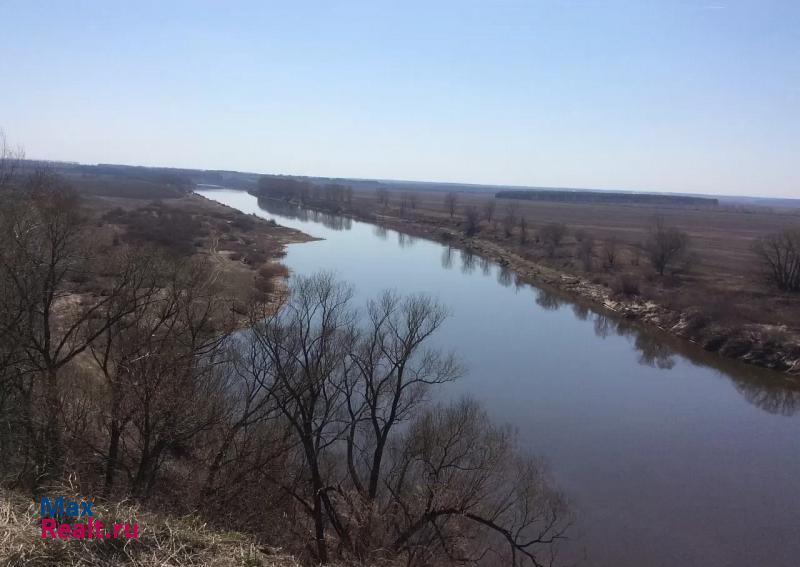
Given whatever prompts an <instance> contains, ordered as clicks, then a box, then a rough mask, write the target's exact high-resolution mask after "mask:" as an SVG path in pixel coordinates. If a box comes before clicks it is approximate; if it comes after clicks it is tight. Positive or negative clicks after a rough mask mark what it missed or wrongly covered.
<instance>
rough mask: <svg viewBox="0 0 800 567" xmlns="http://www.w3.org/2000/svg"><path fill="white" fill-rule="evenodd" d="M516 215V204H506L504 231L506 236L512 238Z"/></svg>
mask: <svg viewBox="0 0 800 567" xmlns="http://www.w3.org/2000/svg"><path fill="white" fill-rule="evenodd" d="M516 219H517V217H516V215H515V214H514V206H513V205H512V204H511V203H509V204H508V205H506V213H505V215H503V233H504V234H505V235H506V238H510V237H511V234H512V233H513V231H514V225H515V224H516Z"/></svg>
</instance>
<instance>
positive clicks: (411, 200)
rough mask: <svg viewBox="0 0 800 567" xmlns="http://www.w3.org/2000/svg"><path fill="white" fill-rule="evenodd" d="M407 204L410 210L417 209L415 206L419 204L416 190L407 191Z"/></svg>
mask: <svg viewBox="0 0 800 567" xmlns="http://www.w3.org/2000/svg"><path fill="white" fill-rule="evenodd" d="M408 204H409V205H410V206H411V210H412V211H415V210H417V206H418V205H419V195H417V192H416V191H411V192H409V193H408Z"/></svg>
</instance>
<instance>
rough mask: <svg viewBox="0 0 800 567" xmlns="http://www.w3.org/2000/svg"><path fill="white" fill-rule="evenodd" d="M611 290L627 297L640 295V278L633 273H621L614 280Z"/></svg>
mask: <svg viewBox="0 0 800 567" xmlns="http://www.w3.org/2000/svg"><path fill="white" fill-rule="evenodd" d="M611 290H612V291H613V292H614V293H616V294H619V295H624V296H625V297H632V296H635V295H639V293H640V289H639V279H638V278H637V277H636V276H633V275H631V274H621V275H619V276H618V277H617V278H615V279H614V281H613V282H612V284H611Z"/></svg>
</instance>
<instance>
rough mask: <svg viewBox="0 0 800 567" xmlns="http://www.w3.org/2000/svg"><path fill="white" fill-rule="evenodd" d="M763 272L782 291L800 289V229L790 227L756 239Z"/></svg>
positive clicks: (766, 278)
mask: <svg viewBox="0 0 800 567" xmlns="http://www.w3.org/2000/svg"><path fill="white" fill-rule="evenodd" d="M755 251H756V254H758V257H759V260H760V261H761V273H762V275H763V277H764V279H765V280H766V281H767V282H769V283H770V284H771V285H774V286H775V287H776V288H778V289H780V290H782V291H792V292H796V291H800V230H798V229H789V230H784V231H782V232H778V233H775V234H770V235H768V236H765V237H763V238H760V239H759V240H758V241H756V244H755Z"/></svg>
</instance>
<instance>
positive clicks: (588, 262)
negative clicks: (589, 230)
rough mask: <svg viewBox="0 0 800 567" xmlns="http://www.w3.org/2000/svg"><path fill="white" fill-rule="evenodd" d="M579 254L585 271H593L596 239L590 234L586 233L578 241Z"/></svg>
mask: <svg viewBox="0 0 800 567" xmlns="http://www.w3.org/2000/svg"><path fill="white" fill-rule="evenodd" d="M577 254H578V258H579V259H580V261H581V264H582V266H583V269H584V271H587V272H591V271H592V268H593V267H594V239H593V238H592V237H591V236H589V235H588V234H584V235H583V238H582V239H581V240H580V241H579V242H578V250H577Z"/></svg>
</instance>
